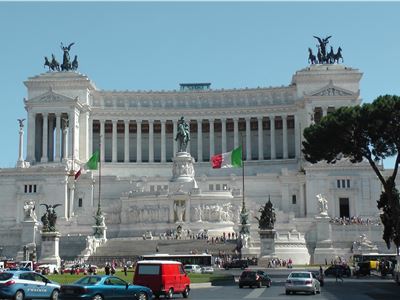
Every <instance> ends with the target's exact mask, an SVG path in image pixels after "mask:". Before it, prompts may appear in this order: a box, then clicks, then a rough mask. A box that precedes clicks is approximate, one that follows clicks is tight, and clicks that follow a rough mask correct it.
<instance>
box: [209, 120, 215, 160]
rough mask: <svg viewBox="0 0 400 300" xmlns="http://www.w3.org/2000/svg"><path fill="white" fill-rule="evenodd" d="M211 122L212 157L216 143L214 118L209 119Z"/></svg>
mask: <svg viewBox="0 0 400 300" xmlns="http://www.w3.org/2000/svg"><path fill="white" fill-rule="evenodd" d="M209 122H210V158H211V156H213V155H214V154H215V153H214V152H215V145H214V119H209Z"/></svg>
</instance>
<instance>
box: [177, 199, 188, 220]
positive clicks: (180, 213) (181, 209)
mask: <svg viewBox="0 0 400 300" xmlns="http://www.w3.org/2000/svg"><path fill="white" fill-rule="evenodd" d="M185 210H186V206H185V203H184V202H178V201H176V202H175V203H174V211H175V213H176V221H177V222H180V223H182V222H183V215H184V214H185Z"/></svg>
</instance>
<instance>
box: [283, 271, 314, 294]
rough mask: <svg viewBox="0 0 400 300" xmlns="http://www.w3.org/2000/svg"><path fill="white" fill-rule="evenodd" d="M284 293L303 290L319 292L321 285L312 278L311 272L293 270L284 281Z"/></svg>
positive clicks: (312, 292)
mask: <svg viewBox="0 0 400 300" xmlns="http://www.w3.org/2000/svg"><path fill="white" fill-rule="evenodd" d="M285 292H286V295H289V294H290V293H293V294H294V293H297V292H305V293H311V294H314V295H315V294H317V293H318V294H319V293H321V285H320V283H319V281H318V280H317V279H316V278H314V276H313V274H312V272H306V271H295V272H291V273H290V274H289V276H288V278H287V279H286V283H285Z"/></svg>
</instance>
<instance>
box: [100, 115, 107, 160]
mask: <svg viewBox="0 0 400 300" xmlns="http://www.w3.org/2000/svg"><path fill="white" fill-rule="evenodd" d="M105 123H106V121H105V120H100V161H101V162H104V160H105V157H106V156H105V153H104V149H105V145H104V140H105V137H104V135H105Z"/></svg>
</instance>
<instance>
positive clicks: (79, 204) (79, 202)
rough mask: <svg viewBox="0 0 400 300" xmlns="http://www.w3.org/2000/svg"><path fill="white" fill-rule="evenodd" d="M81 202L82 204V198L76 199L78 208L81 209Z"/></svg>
mask: <svg viewBox="0 0 400 300" xmlns="http://www.w3.org/2000/svg"><path fill="white" fill-rule="evenodd" d="M82 202H83V201H82V198H79V199H78V207H82Z"/></svg>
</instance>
